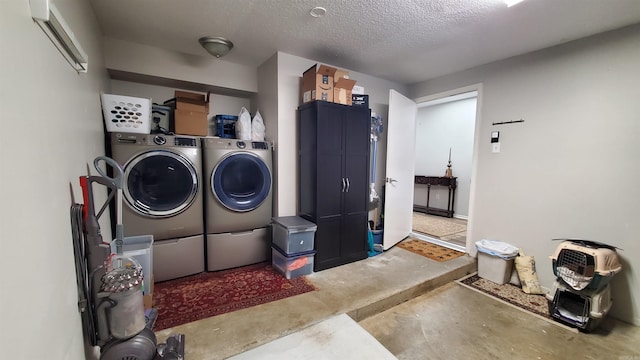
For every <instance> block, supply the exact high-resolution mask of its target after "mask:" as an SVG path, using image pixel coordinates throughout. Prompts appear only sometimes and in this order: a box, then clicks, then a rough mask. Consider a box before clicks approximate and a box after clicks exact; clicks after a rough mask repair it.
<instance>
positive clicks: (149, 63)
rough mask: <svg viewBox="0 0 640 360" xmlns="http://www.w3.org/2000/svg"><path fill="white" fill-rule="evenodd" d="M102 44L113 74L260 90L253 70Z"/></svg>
mask: <svg viewBox="0 0 640 360" xmlns="http://www.w3.org/2000/svg"><path fill="white" fill-rule="evenodd" d="M103 40H104V49H105V64H106V67H107V69H110V70H117V71H123V72H128V73H134V74H140V75H147V76H153V77H158V78H164V79H179V80H182V81H188V82H192V83H195V84H206V85H213V86H217V87H220V88H226V89H235V90H242V91H248V92H254V93H255V92H256V91H257V89H258V84H257V76H256V68H253V67H250V66H245V65H239V64H234V63H230V62H227V61H224V60H220V59H216V58H214V57H213V56H195V55H189V54H182V53H178V52H175V51H170V50H165V49H160V48H156V47H153V46H148V45H142V44H136V43H131V42H127V41H123V40H117V39H113V38H107V37H105V38H103Z"/></svg>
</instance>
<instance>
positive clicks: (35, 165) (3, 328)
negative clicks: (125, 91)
mask: <svg viewBox="0 0 640 360" xmlns="http://www.w3.org/2000/svg"><path fill="white" fill-rule="evenodd" d="M55 4H56V6H57V7H58V9H59V10H60V12H61V13H62V15H63V17H64V19H65V20H66V21H67V23H68V24H69V26H70V27H71V29H72V30H73V32H74V33H75V35H76V37H77V39H78V40H79V42H80V43H81V45H82V47H83V48H84V50H85V51H86V52H87V54H88V56H89V72H88V73H85V74H78V73H76V71H75V70H74V69H72V68H71V66H70V65H69V64H68V63H67V62H66V60H65V59H64V58H63V57H62V55H61V54H60V53H59V52H58V50H57V49H56V48H55V47H54V45H53V44H52V43H51V42H50V41H49V39H48V38H47V36H46V35H45V34H44V32H43V31H42V30H41V29H40V27H39V26H38V25H37V24H36V23H35V22H33V21H32V19H31V15H30V8H29V1H28V0H16V1H3V2H2V11H0V38H1V41H0V43H2V56H1V57H0V65H1V66H0V79H2V81H0V109H2V112H1V113H0V117H1V118H2V122H1V123H2V133H3V136H2V141H0V173H1V175H0V179H1V180H0V183H1V185H0V199H2V207H1V208H0V229H1V230H0V237H1V239H2V241H1V242H2V254H3V260H2V261H0V284H2V290H1V291H0V348H1V349H2V358H4V359H52V358H56V359H71V360H75V359H78V360H80V359H85V353H84V344H83V335H82V327H81V324H80V314H79V312H78V306H77V301H78V295H77V288H76V275H75V266H74V260H73V246H72V245H73V244H72V240H71V227H70V215H69V211H70V206H71V204H72V203H73V202H77V203H82V202H83V201H82V191H81V189H80V187H79V182H78V177H79V176H81V175H86V173H87V164H92V162H93V159H94V158H95V157H96V156H98V155H103V154H104V137H103V130H102V126H103V125H102V115H101V108H100V96H99V92H100V91H102V90H108V80H107V72H106V70H105V67H104V63H103V56H102V48H101V42H102V36H101V34H100V29H99V28H98V26H97V22H96V20H95V16H94V14H93V11H92V9H91V7H90V5H89V3H88V2H86V1H80V0H57V1H55ZM91 167H93V165H91ZM92 174H93V175H96V172H95V170H94V171H93V173H92ZM96 191H97V198H96V202H99V203H100V204H102V203H103V202H104V200H105V199H106V192H104V191H102V190H101V189H97V188H96ZM100 224H101V228H102V231H103V236H104V237H105V238H106V239H107V240H109V239H110V236H111V231H110V227H109V218H108V214H107V215H104V216H103V217H102V218H101V221H100Z"/></svg>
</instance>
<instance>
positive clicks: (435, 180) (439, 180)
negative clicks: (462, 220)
mask: <svg viewBox="0 0 640 360" xmlns="http://www.w3.org/2000/svg"><path fill="white" fill-rule="evenodd" d="M456 179H457V178H456V177H440V176H419V175H416V177H415V181H414V183H415V184H421V185H427V206H421V205H413V210H414V211H420V212H424V213H427V214H432V215H440V216H446V217H453V203H454V201H455V199H456ZM431 186H447V187H449V197H448V200H447V208H446V209H439V208H434V207H430V206H429V196H430V195H431Z"/></svg>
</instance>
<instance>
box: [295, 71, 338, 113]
mask: <svg viewBox="0 0 640 360" xmlns="http://www.w3.org/2000/svg"><path fill="white" fill-rule="evenodd" d="M337 70H338V69H336V68H334V67H331V66H327V65H320V66H318V64H316V65H313V66H312V67H310V68H309V69H307V71H305V72H304V73H303V74H302V102H303V103H306V102H309V101H313V100H324V101H329V102H332V101H333V76H334V74H335V73H336V71H337Z"/></svg>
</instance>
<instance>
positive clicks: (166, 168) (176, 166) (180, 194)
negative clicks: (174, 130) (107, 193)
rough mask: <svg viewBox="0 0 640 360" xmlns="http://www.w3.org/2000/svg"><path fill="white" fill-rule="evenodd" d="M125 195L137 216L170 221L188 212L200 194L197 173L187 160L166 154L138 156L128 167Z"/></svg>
mask: <svg viewBox="0 0 640 360" xmlns="http://www.w3.org/2000/svg"><path fill="white" fill-rule="evenodd" d="M124 176H125V180H126V181H125V184H124V186H125V187H124V195H125V198H126V199H127V202H128V203H129V205H130V206H131V208H133V209H134V210H135V211H136V212H138V213H140V214H143V215H148V216H152V217H168V216H173V215H176V214H179V213H181V212H182V211H184V210H186V209H187V208H188V207H189V205H191V203H192V202H193V200H194V199H195V198H196V195H197V193H198V176H197V173H196V169H195V168H194V166H193V165H192V164H191V162H190V161H189V160H188V159H187V158H185V157H184V156H182V155H180V154H177V153H173V152H170V151H165V150H154V151H149V152H146V153H143V154H141V155H138V156H137V157H135V158H134V159H132V160H131V161H130V162H129V163H128V164H126V166H125V172H124Z"/></svg>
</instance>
